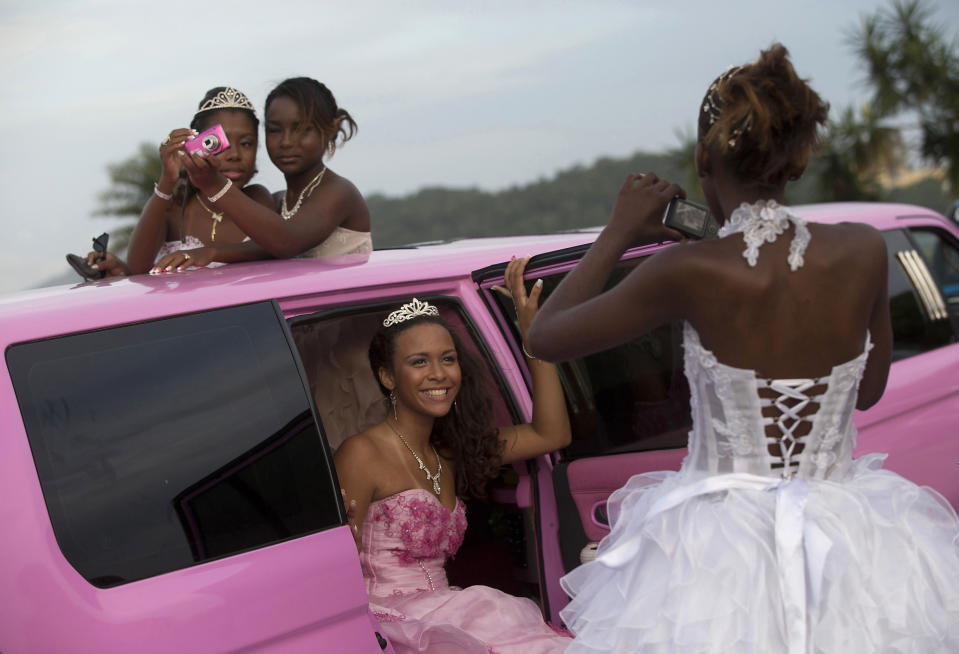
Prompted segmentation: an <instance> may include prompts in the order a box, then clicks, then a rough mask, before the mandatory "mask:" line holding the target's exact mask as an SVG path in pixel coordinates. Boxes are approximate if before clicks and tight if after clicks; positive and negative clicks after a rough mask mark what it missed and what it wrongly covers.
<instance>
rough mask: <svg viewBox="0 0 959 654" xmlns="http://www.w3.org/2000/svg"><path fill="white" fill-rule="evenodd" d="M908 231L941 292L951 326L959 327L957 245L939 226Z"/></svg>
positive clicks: (958, 259) (958, 255) (958, 257)
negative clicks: (937, 227)
mask: <svg viewBox="0 0 959 654" xmlns="http://www.w3.org/2000/svg"><path fill="white" fill-rule="evenodd" d="M909 233H910V235H911V236H912V240H913V242H914V243H915V244H916V251H917V252H918V253H919V254H920V255H921V256H922V258H923V261H925V262H926V267H927V268H928V269H929V274H930V275H931V276H932V279H933V281H935V283H936V286H937V287H938V289H939V292H940V294H941V295H942V299H943V301H944V302H945V305H946V311H947V313H948V314H949V317H950V319H951V320H952V324H953V328H954V329H956V330H957V331H959V248H957V247H956V243H955V241H954V240H953V239H952V238H950V237H949V236H948V235H947V234H946V233H945V232H943V231H942V230H938V229H911V230H910V231H909Z"/></svg>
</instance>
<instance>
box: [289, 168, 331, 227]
mask: <svg viewBox="0 0 959 654" xmlns="http://www.w3.org/2000/svg"><path fill="white" fill-rule="evenodd" d="M325 173H326V166H323V170H321V171H320V172H318V173H317V174H316V177H314V178H313V179H311V180H310V181H309V183H308V184H307V185H306V186H304V187H303V190H302V191H300V196H299V197H298V198H297V199H296V204H295V205H293V208H292V209H289V210H288V209H287V208H286V196H287V195H288V193H289V189H287V193H284V194H283V203H282V206H281V207H280V215H281V216H283V220H289V219H290V218H292V217H293V216H295V215H296V212H297V211H299V210H300V205H301V204H303V200H304V199H305V198H309V197H310V196H311V195H313V190H314V189H315V188H316V187H317V186H319V185H320V182H322V181H323V175H324V174H325Z"/></svg>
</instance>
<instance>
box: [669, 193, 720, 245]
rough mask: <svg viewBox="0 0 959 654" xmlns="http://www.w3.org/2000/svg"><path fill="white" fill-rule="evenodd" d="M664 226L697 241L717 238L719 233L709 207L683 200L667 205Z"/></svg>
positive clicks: (675, 199)
mask: <svg viewBox="0 0 959 654" xmlns="http://www.w3.org/2000/svg"><path fill="white" fill-rule="evenodd" d="M663 224H664V225H665V226H666V227H671V228H672V229H675V230H676V231H678V232H681V233H683V234H684V235H686V236H688V237H689V238H694V239H697V240H706V239H712V238H716V237H717V235H718V232H719V223H717V222H716V219H715V218H713V215H712V214H711V213H710V212H709V207H706V206H703V205H701V204H698V203H696V202H690V201H689V200H683V199H682V198H673V199H672V200H670V201H669V204H668V205H666V213H665V214H663Z"/></svg>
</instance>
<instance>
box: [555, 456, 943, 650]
mask: <svg viewBox="0 0 959 654" xmlns="http://www.w3.org/2000/svg"><path fill="white" fill-rule="evenodd" d="M883 458H884V457H883V456H881V455H870V456H868V457H863V458H861V459H858V460H856V461H854V462H853V465H852V469H851V470H850V472H849V474H848V475H847V476H846V477H845V478H844V480H843V481H842V482H835V481H828V480H816V481H808V482H803V483H802V484H801V496H799V495H797V496H796V497H798V498H799V499H798V500H797V499H796V498H795V497H794V498H790V497H789V492H792V490H796V488H799V487H798V486H793V487H792V490H791V491H787V492H786V493H783V492H782V488H781V487H776V488H765V489H762V488H754V487H749V484H739V483H733V484H730V486H736V487H728V488H725V489H722V490H716V491H712V492H702V491H694V492H688V487H691V485H695V484H696V483H698V482H701V481H702V479H696V478H693V477H691V476H690V475H688V474H686V473H676V472H659V473H651V474H645V475H637V476H635V477H633V478H632V479H630V481H629V482H628V483H627V484H626V486H624V487H623V488H621V489H620V490H618V491H616V492H615V493H614V494H613V495H612V496H611V497H610V501H609V514H610V518H611V524H612V531H611V533H610V534H609V536H607V537H606V538H605V539H604V540H603V542H602V543H601V544H600V546H599V549H598V550H597V560H596V561H593V562H591V563H587V564H585V565H583V566H580V567H579V568H576V569H575V570H573V571H572V572H570V573H569V574H568V575H566V576H565V577H564V578H563V580H562V584H563V587H564V588H565V589H566V591H567V592H568V593H569V594H570V596H571V597H572V598H573V599H572V602H571V603H570V604H569V605H568V606H567V607H566V608H565V609H564V610H563V611H562V612H561V615H562V618H563V621H564V622H565V624H566V625H567V627H569V629H570V630H571V631H572V632H573V633H574V634H575V635H576V638H575V640H574V641H573V644H572V645H571V646H570V648H569V650H568V652H569V654H577V653H578V654H585V653H590V654H592V653H597V652H643V653H660V652H661V653H664V654H665V653H669V654H687V653H688V654H691V653H697V654H698V653H705V652H716V653H720V652H722V653H723V654H727V653H736V654H746V653H753V652H755V653H757V654H758V653H762V654H770V653H776V652H790V653H792V652H814V653H817V654H818V653H827V652H828V653H838V652H842V653H843V654H849V653H857V652H862V653H869V654H874V653H877V652H896V653H906V652H909V653H915V654H933V653H939V652H941V653H943V654H946V653H950V654H953V653H956V652H959V521H957V518H956V513H955V511H954V510H953V509H952V507H951V506H949V504H948V503H947V502H946V501H945V499H944V498H942V497H941V496H940V495H939V494H938V493H936V492H935V491H932V490H930V489H927V488H920V487H918V486H916V485H915V484H913V483H912V482H910V481H908V480H906V479H904V478H903V477H901V476H899V475H897V474H895V473H893V472H890V471H886V470H882V469H881V462H882V459H883ZM684 495H685V499H683V500H682V501H678V502H677V501H672V500H671V499H670V498H674V499H675V498H676V497H683V496H684ZM784 497H785V499H784ZM777 505H778V509H777ZM784 507H785V509H784ZM797 510H798V514H797V513H796V511H797ZM790 511H792V512H791V513H790ZM784 534H785V535H784ZM790 540H791V541H792V542H791V543H790ZM790 547H792V548H793V549H792V550H790ZM797 565H798V567H797ZM797 593H798V594H797ZM797 598H798V599H797Z"/></svg>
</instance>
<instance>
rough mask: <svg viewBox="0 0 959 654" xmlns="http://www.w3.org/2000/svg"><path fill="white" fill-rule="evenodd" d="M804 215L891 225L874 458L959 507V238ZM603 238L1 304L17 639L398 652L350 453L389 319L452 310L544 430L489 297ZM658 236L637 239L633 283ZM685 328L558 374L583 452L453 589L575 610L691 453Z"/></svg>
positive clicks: (498, 509) (170, 280)
mask: <svg viewBox="0 0 959 654" xmlns="http://www.w3.org/2000/svg"><path fill="white" fill-rule="evenodd" d="M797 210H798V211H799V213H801V214H802V215H803V216H805V217H806V218H808V219H810V220H814V221H823V222H838V221H843V220H846V221H849V220H852V221H864V222H868V223H871V224H872V225H874V226H876V227H877V228H879V229H881V230H882V231H883V232H884V234H885V235H886V239H887V243H888V249H889V272H890V277H889V281H890V283H889V302H890V305H891V309H892V319H893V323H894V325H893V327H894V332H895V352H894V358H895V362H894V363H893V365H892V372H891V375H890V380H889V384H888V388H887V390H886V393H885V396H884V397H883V399H882V400H881V401H880V402H879V403H878V404H877V405H876V406H874V407H873V408H872V409H870V410H869V411H866V412H862V413H858V414H857V416H856V423H857V425H858V427H859V440H858V452H857V453H859V454H862V453H865V452H872V451H882V452H888V453H889V458H888V460H887V463H886V465H887V467H888V468H890V469H893V470H896V471H898V472H900V473H901V474H903V475H905V476H907V477H909V478H911V479H913V480H915V481H916V482H919V483H922V484H927V485H929V486H932V487H934V488H936V489H937V490H939V491H940V492H941V493H942V494H943V495H944V496H946V497H947V498H948V500H949V501H950V502H951V503H952V504H953V505H959V465H957V463H959V434H957V428H956V426H957V416H959V344H957V342H956V340H957V334H959V228H957V227H956V226H955V225H953V224H951V223H949V222H948V221H946V220H945V219H944V218H943V217H942V216H940V215H938V214H936V213H933V212H931V211H929V210H926V209H921V208H918V207H913V206H905V205H890V204H832V205H821V206H805V207H798V208H797ZM595 233H596V232H595V231H589V230H587V231H583V232H576V233H566V234H554V235H545V236H535V237H508V238H490V239H472V240H463V241H457V242H450V243H443V244H431V245H422V246H412V247H410V248H407V249H396V250H383V251H375V252H374V253H372V254H371V255H369V256H368V258H359V259H350V258H345V259H341V260H331V261H326V262H323V261H315V260H291V261H274V262H260V263H249V264H237V265H231V266H224V267H220V268H211V269H199V270H189V271H185V272H182V273H173V274H167V275H162V276H147V275H140V276H134V277H129V278H124V279H118V280H113V281H100V282H91V283H85V284H77V285H74V286H61V287H56V288H46V289H40V290H35V291H30V292H23V293H17V294H12V295H7V296H3V297H0V342H2V347H3V351H4V363H3V365H4V370H3V371H2V373H0V421H2V426H0V497H3V502H2V504H0V525H2V527H3V538H2V539H0V540H2V545H0V548H2V549H0V552H2V556H0V597H2V598H3V599H2V606H3V608H2V610H0V652H3V654H21V653H31V652H38V653H49V652H74V653H85V652H89V653H91V654H92V653H96V654H101V653H103V652H164V653H167V652H174V651H175V652H248V653H253V652H257V653H279V652H284V653H286V652H338V653H349V652H380V651H387V652H390V651H392V647H391V646H390V644H389V643H388V642H387V641H386V639H385V638H383V636H382V635H381V634H380V633H379V632H378V625H377V622H376V621H375V619H372V618H371V616H370V614H369V611H368V609H367V598H366V593H365V589H364V583H363V579H362V575H361V571H360V563H359V559H358V556H357V552H356V548H355V546H354V544H353V539H352V537H351V535H350V532H349V529H348V528H347V527H346V526H344V525H345V516H344V512H343V506H342V504H341V501H340V496H339V484H338V482H337V479H336V473H335V470H334V468H333V466H332V463H331V462H332V456H331V453H332V452H333V451H334V450H335V449H336V448H337V447H338V446H339V444H340V443H341V442H342V441H343V439H344V438H346V437H347V436H349V435H350V434H352V433H355V432H356V431H359V430H360V429H362V428H364V427H365V426H367V425H369V424H371V423H372V422H374V421H376V420H378V419H379V418H380V417H381V416H382V415H383V411H384V410H385V407H384V403H383V401H382V396H381V395H380V393H379V391H378V389H377V388H376V384H375V382H374V380H373V377H372V375H371V373H370V372H369V370H368V366H367V363H366V348H367V345H368V342H369V339H370V335H371V334H372V333H373V331H374V330H375V328H376V326H377V323H378V322H379V321H381V320H382V317H383V316H384V314H385V313H386V312H387V311H388V310H389V309H391V308H394V307H395V306H396V305H397V304H399V303H400V302H404V301H407V300H408V299H409V298H411V297H413V296H415V297H418V298H420V299H423V300H428V301H430V302H431V303H433V304H436V305H437V306H439V307H440V308H441V310H442V312H443V313H444V314H445V316H446V317H447V318H448V320H449V321H450V323H451V324H452V325H453V326H454V328H455V329H457V330H458V331H459V333H460V336H461V337H462V339H463V341H464V343H466V346H467V347H471V348H474V349H475V350H476V352H478V353H479V354H480V355H481V357H482V358H483V359H484V360H485V362H486V366H487V373H488V385H489V389H490V391H491V394H492V396H493V398H494V404H495V411H496V413H497V417H498V419H499V421H500V424H503V421H510V420H513V421H522V420H527V419H528V418H529V415H530V408H531V407H530V395H529V390H528V388H529V376H528V371H527V369H526V367H525V363H524V358H523V356H522V353H521V351H520V347H519V344H518V342H517V334H516V331H515V328H514V323H513V316H512V314H511V311H512V307H511V305H510V304H509V303H508V302H505V301H504V300H503V299H502V298H501V297H500V296H499V295H498V294H496V293H493V292H491V291H490V287H491V286H492V285H494V284H497V283H501V282H502V277H503V272H504V269H505V263H506V262H507V261H508V260H509V259H510V257H511V256H512V255H520V256H522V255H525V254H527V253H532V254H533V255H535V256H534V257H533V259H532V261H531V263H530V266H529V270H528V278H530V279H536V278H543V279H544V281H545V292H546V293H549V291H550V290H551V289H552V288H555V286H556V284H557V283H558V282H559V280H560V279H561V278H562V277H563V275H564V274H566V272H567V271H569V270H570V268H571V267H572V266H574V265H575V263H576V262H577V260H578V259H579V257H580V256H582V254H583V253H584V251H585V250H586V248H587V247H588V246H589V243H590V242H591V241H592V239H593V238H594V237H595ZM658 247H659V246H657V247H647V248H639V249H636V250H633V251H630V252H628V253H627V254H626V255H625V256H624V258H623V262H622V267H621V270H620V272H619V274H620V275H622V274H625V273H626V272H628V271H629V270H630V269H631V268H632V267H633V266H635V265H636V264H637V263H638V262H640V261H641V260H642V259H643V257H645V256H648V255H649V254H650V253H652V252H654V251H656V250H657V249H658ZM665 247H669V246H668V245H667V246H665ZM841 281H842V280H837V283H841ZM680 337H681V329H679V327H678V325H666V326H663V327H661V328H659V329H657V330H655V331H654V332H652V333H650V334H647V335H645V336H643V337H642V338H639V339H637V340H635V341H634V342H631V343H628V344H626V345H623V346H622V347H619V348H617V349H616V350H613V351H609V352H603V353H599V354H596V355H592V356H588V357H585V358H583V359H578V360H573V361H569V362H566V363H564V364H562V365H561V374H562V380H563V387H564V389H565V392H566V393H567V409H568V411H569V416H570V419H571V421H572V425H573V434H574V435H573V440H572V443H571V444H570V445H569V447H567V448H566V449H565V450H563V451H561V452H558V453H556V454H555V455H553V456H552V457H541V458H539V459H537V460H530V461H527V462H524V463H523V464H522V465H514V466H509V467H504V469H503V470H502V471H501V474H500V475H499V476H498V477H497V478H496V479H495V480H494V481H493V484H492V488H491V501H490V502H471V503H469V506H468V510H469V513H470V517H471V520H470V528H469V530H468V532H467V536H466V540H465V544H464V546H463V548H462V549H461V551H460V553H459V554H458V556H457V557H456V558H455V559H454V560H453V561H452V562H451V564H450V569H449V576H450V580H451V582H452V583H454V584H457V585H461V586H464V585H469V584H474V583H483V584H487V585H492V586H496V587H498V588H501V589H503V590H505V591H506V592H509V593H514V594H517V595H526V596H529V597H531V598H533V599H534V600H536V601H537V602H538V603H539V605H540V606H541V607H542V610H543V614H544V616H545V617H546V618H548V619H550V620H552V621H553V622H554V623H558V611H559V609H561V608H562V607H563V606H564V604H565V603H566V597H565V596H564V594H563V593H562V591H561V590H560V588H559V584H558V579H559V578H560V577H561V576H562V575H563V574H564V572H565V571H567V570H570V569H571V568H572V567H574V566H576V565H578V564H579V560H580V558H579V557H580V552H581V550H582V549H583V548H584V546H586V545H587V544H588V543H590V542H592V541H597V540H599V539H600V538H602V537H603V535H604V534H605V533H606V515H605V500H606V497H607V496H608V495H609V493H610V492H611V491H613V490H614V489H616V488H617V487H619V486H620V485H622V484H623V483H624V482H625V481H626V479H627V478H628V477H629V476H630V475H632V474H634V473H637V472H643V471H648V470H656V469H663V468H675V467H677V466H678V465H679V463H680V461H681V459H682V457H683V456H684V453H685V450H684V449H683V448H684V444H685V434H686V431H687V430H688V428H689V421H690V414H689V401H688V388H687V386H686V380H685V378H684V376H683V374H682V355H681V342H680Z"/></svg>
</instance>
